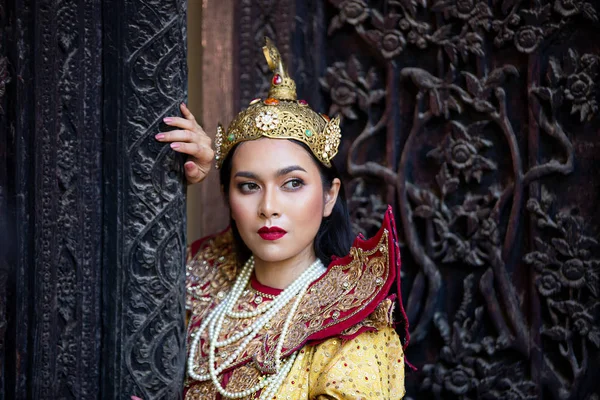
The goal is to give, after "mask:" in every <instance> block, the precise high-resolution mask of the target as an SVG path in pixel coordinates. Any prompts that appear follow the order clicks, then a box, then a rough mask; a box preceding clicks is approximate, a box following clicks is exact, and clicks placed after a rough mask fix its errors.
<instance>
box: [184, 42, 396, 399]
mask: <svg viewBox="0 0 600 400" xmlns="http://www.w3.org/2000/svg"><path fill="white" fill-rule="evenodd" d="M263 50H264V52H265V57H266V58H267V62H268V63H269V66H270V68H271V70H273V71H274V73H275V74H274V77H273V80H272V83H271V90H270V91H269V97H268V98H267V99H265V100H260V99H257V100H255V101H253V102H252V103H251V104H250V106H249V108H248V109H247V110H245V111H242V112H241V113H240V114H239V115H238V116H237V117H236V118H235V119H234V121H233V122H232V124H231V126H230V127H229V129H228V131H227V133H225V132H224V131H223V129H222V128H219V131H218V134H217V138H216V140H215V142H216V146H217V151H216V160H217V167H220V166H221V164H222V162H223V159H224V158H225V157H226V156H227V154H228V152H229V150H231V149H232V148H233V146H235V144H237V143H239V142H242V141H245V140H252V139H257V138H259V137H271V138H283V139H294V140H298V141H301V142H303V143H305V144H307V146H308V147H309V148H310V149H311V151H312V152H313V154H314V155H315V156H316V157H317V159H319V161H320V162H322V163H323V164H324V165H326V166H330V165H331V164H330V161H331V158H332V157H333V156H334V155H335V154H336V153H337V148H338V145H339V142H340V129H339V119H337V118H336V119H332V120H329V118H327V117H326V116H322V115H320V114H317V113H316V112H314V111H312V110H311V109H310V107H308V105H307V104H306V102H305V101H302V100H296V93H295V84H294V81H293V80H292V79H291V78H290V77H289V76H288V75H287V73H286V71H285V70H284V68H283V65H282V62H281V59H280V56H279V53H278V51H277V49H276V48H275V47H274V46H273V45H272V43H271V42H270V41H269V40H268V39H267V45H266V46H265V47H264V48H263ZM399 272H400V251H399V247H398V243H397V237H396V227H395V225H394V219H393V215H392V211H391V209H389V208H388V210H387V211H386V213H385V216H384V220H383V224H382V227H381V229H380V230H379V232H378V233H377V234H376V235H375V236H374V237H372V238H371V239H368V240H366V239H364V238H363V237H362V236H360V237H358V238H357V239H356V240H355V241H354V243H353V245H352V248H351V250H350V253H349V254H348V255H346V256H345V257H341V258H335V259H334V260H333V261H332V262H331V263H330V264H329V265H328V266H327V267H326V268H325V266H323V264H322V263H321V262H320V261H317V262H315V263H314V264H313V265H311V266H310V267H309V268H308V269H307V270H306V271H305V272H304V273H303V274H302V275H301V276H300V277H299V278H298V279H297V280H296V281H295V282H294V283H292V284H291V285H290V286H289V287H288V288H286V289H285V290H279V289H274V288H270V287H267V286H264V285H261V284H260V283H259V282H258V281H257V280H256V278H255V277H254V275H253V259H252V258H250V259H249V260H248V261H247V262H246V263H245V264H244V265H240V263H239V261H238V256H237V254H236V252H235V248H234V240H233V234H232V231H231V229H227V230H225V231H224V232H221V233H219V234H216V235H213V236H210V237H207V238H204V239H201V240H199V241H197V242H195V243H193V245H192V246H191V251H190V257H189V259H188V264H187V307H188V310H189V311H190V321H189V324H188V351H189V353H188V363H187V378H186V382H185V385H186V388H185V398H186V399H221V398H243V399H259V398H260V399H294V400H295V399H400V398H402V397H403V396H404V353H403V350H404V347H405V345H406V343H407V341H408V331H407V329H408V323H407V321H406V315H405V313H404V310H403V308H402V304H401V299H400V274H399ZM394 284H395V285H396V286H395V289H396V290H397V292H398V297H396V296H395V295H392V296H389V293H390V290H391V289H392V288H393V287H394V286H393V285H394ZM396 304H397V305H398V307H397V309H396V311H397V312H396V313H393V311H394V306H395V305H396ZM393 315H397V316H399V318H398V319H399V321H398V322H400V323H401V324H402V325H401V326H402V328H403V330H404V332H405V335H406V337H405V343H404V346H403V345H402V343H401V340H400V338H399V336H398V334H397V333H396V330H395V329H394V326H395V321H394V320H393Z"/></svg>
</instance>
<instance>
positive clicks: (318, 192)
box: [229, 138, 340, 263]
mask: <svg viewBox="0 0 600 400" xmlns="http://www.w3.org/2000/svg"><path fill="white" fill-rule="evenodd" d="M339 187H340V181H339V179H337V178H336V179H334V182H333V184H332V187H331V189H330V190H329V191H327V192H326V193H324V192H323V183H322V181H321V175H320V173H319V168H318V166H317V165H316V164H315V161H314V160H313V158H312V156H311V155H310V154H309V153H308V152H307V151H306V150H305V149H304V148H303V147H302V146H300V145H298V144H296V143H294V142H292V141H289V140H282V139H269V138H261V139H257V140H252V141H248V142H243V143H241V144H240V145H239V146H238V147H237V149H236V150H235V153H234V154H233V156H232V168H231V180H230V186H229V205H230V207H231V216H232V218H233V220H234V221H235V222H236V225H237V228H238V230H239V233H240V236H241V237H242V239H243V240H244V243H245V244H246V246H248V248H249V249H250V251H252V253H253V254H254V257H255V259H258V260H262V261H265V262H271V263H274V262H281V261H287V260H292V259H294V258H298V257H300V258H304V257H306V258H307V259H309V260H314V258H315V254H314V248H313V241H314V238H315V236H316V234H317V231H318V230H319V226H320V225H321V220H322V218H323V217H327V216H329V215H330V214H331V211H332V209H333V206H334V204H335V200H336V198H337V193H338V190H339Z"/></svg>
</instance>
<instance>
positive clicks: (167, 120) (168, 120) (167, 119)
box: [163, 117, 173, 124]
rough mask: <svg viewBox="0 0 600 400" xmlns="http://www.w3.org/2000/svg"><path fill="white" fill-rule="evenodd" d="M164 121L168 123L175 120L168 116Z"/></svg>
mask: <svg viewBox="0 0 600 400" xmlns="http://www.w3.org/2000/svg"><path fill="white" fill-rule="evenodd" d="M163 121H164V122H165V123H167V124H168V123H169V122H171V121H173V120H172V119H171V118H169V117H167V118H163Z"/></svg>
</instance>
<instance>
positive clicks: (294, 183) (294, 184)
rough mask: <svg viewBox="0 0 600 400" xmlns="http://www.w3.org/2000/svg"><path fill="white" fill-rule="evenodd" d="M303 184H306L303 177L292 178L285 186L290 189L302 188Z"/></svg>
mask: <svg viewBox="0 0 600 400" xmlns="http://www.w3.org/2000/svg"><path fill="white" fill-rule="evenodd" d="M302 186H304V182H303V181H302V179H297V178H294V179H290V180H289V181H287V182H286V183H284V184H283V187H284V188H285V189H288V190H297V189H300V188H301V187H302Z"/></svg>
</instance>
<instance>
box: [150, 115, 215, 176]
mask: <svg viewBox="0 0 600 400" xmlns="http://www.w3.org/2000/svg"><path fill="white" fill-rule="evenodd" d="M180 108H181V115H183V118H180V117H166V118H164V119H163V121H164V123H165V124H167V125H169V126H172V127H176V128H179V129H177V130H172V131H169V132H160V133H158V134H157V135H156V136H155V138H156V140H158V141H159V142H166V143H171V148H172V149H173V150H175V151H178V152H180V153H185V154H188V155H189V157H188V161H187V162H186V163H185V176H186V178H187V180H188V183H190V184H192V183H198V182H201V181H202V180H204V178H206V175H207V174H208V171H210V168H211V165H212V161H213V159H214V157H215V152H214V150H213V149H212V147H211V139H210V138H209V137H208V135H207V134H206V132H204V129H202V127H201V126H200V125H198V122H196V118H194V115H193V114H192V113H191V112H190V110H189V109H188V108H187V106H186V105H185V104H184V103H181V106H180Z"/></svg>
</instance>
